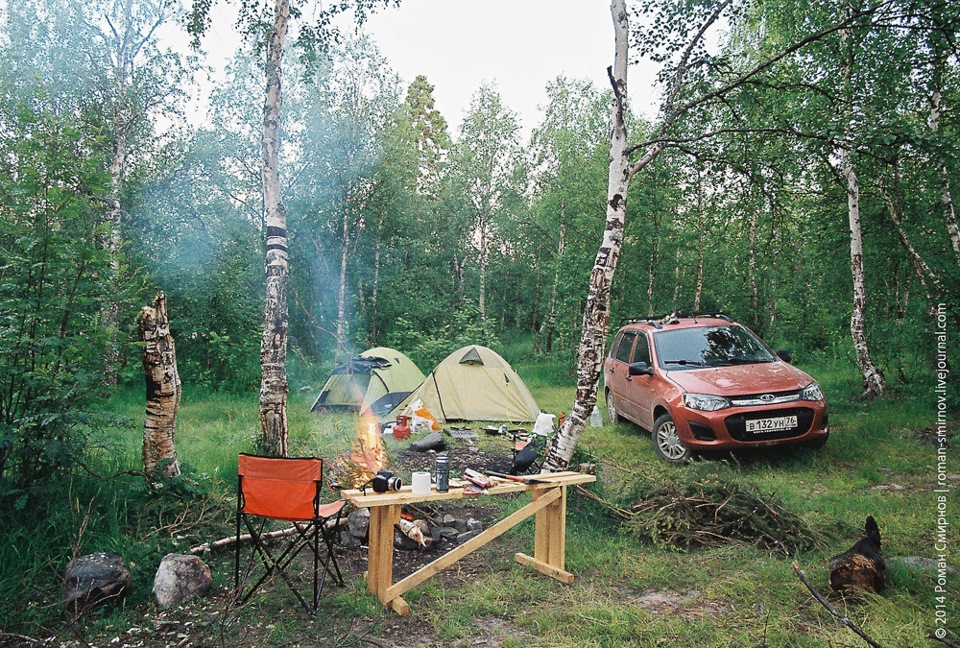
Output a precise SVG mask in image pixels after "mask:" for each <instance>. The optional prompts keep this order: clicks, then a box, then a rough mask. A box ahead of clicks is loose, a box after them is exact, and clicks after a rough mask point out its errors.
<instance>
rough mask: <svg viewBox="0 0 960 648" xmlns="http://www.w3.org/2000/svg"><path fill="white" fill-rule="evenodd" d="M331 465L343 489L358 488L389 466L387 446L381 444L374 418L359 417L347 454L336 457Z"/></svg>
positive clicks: (381, 440) (378, 429)
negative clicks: (354, 435) (355, 432)
mask: <svg viewBox="0 0 960 648" xmlns="http://www.w3.org/2000/svg"><path fill="white" fill-rule="evenodd" d="M333 464H334V465H333V472H335V473H336V475H337V478H338V481H339V482H340V485H341V486H342V487H344V488H360V487H362V486H363V485H364V484H367V483H368V482H369V481H370V480H371V479H373V477H374V475H376V474H377V472H378V471H380V470H384V469H385V468H387V467H389V466H390V457H389V456H388V455H387V446H386V445H384V443H383V437H381V436H380V425H379V424H378V423H377V420H376V419H375V418H374V417H372V416H367V415H362V416H360V418H359V419H358V423H357V434H356V437H355V438H354V440H353V444H352V446H351V448H350V452H349V454H348V455H342V456H340V457H338V458H337V459H336V460H335V461H334V462H333Z"/></svg>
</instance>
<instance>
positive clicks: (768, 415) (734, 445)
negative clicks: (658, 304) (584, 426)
mask: <svg viewBox="0 0 960 648" xmlns="http://www.w3.org/2000/svg"><path fill="white" fill-rule="evenodd" d="M789 360H790V357H789V353H787V352H783V351H781V352H778V353H774V352H773V351H771V350H770V349H769V348H768V347H767V345H766V344H764V343H763V342H762V341H761V340H760V338H758V337H757V336H756V335H754V333H753V332H752V331H750V330H749V329H747V328H746V327H745V326H741V325H740V324H737V323H735V322H731V321H730V320H729V319H728V318H726V317H725V316H723V315H699V316H684V317H676V316H668V317H665V318H663V319H660V320H652V319H650V320H632V321H631V322H630V323H629V324H628V325H627V326H624V327H623V328H621V329H620V330H619V331H618V332H617V336H616V338H615V339H614V341H613V344H612V345H611V346H610V353H609V355H608V356H607V358H606V361H605V363H604V383H605V384H604V393H605V395H606V401H607V414H608V416H609V418H610V421H611V422H613V423H617V422H618V421H619V420H620V419H626V420H628V421H632V422H634V423H636V424H637V425H639V426H640V427H642V428H644V429H646V430H650V432H651V438H652V440H653V448H654V450H655V451H656V452H657V454H658V455H660V457H662V458H663V459H666V460H667V461H670V462H672V463H683V462H685V461H686V460H687V459H689V458H690V456H691V454H693V453H696V452H702V451H708V450H734V449H740V448H759V447H765V446H775V445H785V444H804V445H807V446H809V447H816V448H820V447H823V445H824V444H825V443H826V442H827V437H828V436H829V434H830V428H829V425H828V423H827V403H826V400H825V399H824V397H823V392H822V391H821V390H820V387H819V385H817V383H816V381H814V379H813V378H811V377H810V376H809V375H807V374H805V373H804V372H802V371H800V370H799V369H797V368H796V367H793V366H791V365H790V364H789Z"/></svg>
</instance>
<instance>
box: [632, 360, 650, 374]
mask: <svg viewBox="0 0 960 648" xmlns="http://www.w3.org/2000/svg"><path fill="white" fill-rule="evenodd" d="M629 373H630V375H631V376H652V375H653V367H651V366H650V365H649V364H647V363H646V362H632V363H630V367H629Z"/></svg>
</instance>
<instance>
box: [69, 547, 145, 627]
mask: <svg viewBox="0 0 960 648" xmlns="http://www.w3.org/2000/svg"><path fill="white" fill-rule="evenodd" d="M129 591H130V572H128V571H127V568H126V565H124V562H123V556H121V555H120V554H118V553H116V552H110V553H95V554H89V555H86V556H80V557H79V558H75V559H74V560H71V561H70V562H69V564H67V569H66V571H65V573H64V576H63V608H64V611H66V612H67V613H69V614H72V615H74V616H80V615H82V614H83V613H84V612H87V611H88V610H91V609H93V608H94V607H96V606H98V605H100V604H101V603H109V604H115V603H118V602H119V601H121V600H123V598H124V597H125V596H126V595H127V593H128V592H129Z"/></svg>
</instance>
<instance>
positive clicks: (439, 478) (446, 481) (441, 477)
mask: <svg viewBox="0 0 960 648" xmlns="http://www.w3.org/2000/svg"><path fill="white" fill-rule="evenodd" d="M434 479H435V480H436V482H437V491H439V492H441V493H446V492H447V491H448V490H450V458H449V457H448V456H447V455H446V453H444V454H438V455H437V462H436V466H435V469H434Z"/></svg>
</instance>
